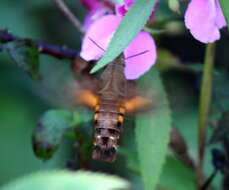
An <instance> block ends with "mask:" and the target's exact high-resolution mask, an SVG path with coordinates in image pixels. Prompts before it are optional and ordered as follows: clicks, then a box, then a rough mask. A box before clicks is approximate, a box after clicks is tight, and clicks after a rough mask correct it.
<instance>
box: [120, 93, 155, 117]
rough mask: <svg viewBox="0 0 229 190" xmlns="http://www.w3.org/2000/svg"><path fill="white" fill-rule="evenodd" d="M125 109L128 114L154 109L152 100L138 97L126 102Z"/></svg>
mask: <svg viewBox="0 0 229 190" xmlns="http://www.w3.org/2000/svg"><path fill="white" fill-rule="evenodd" d="M124 107H125V109H126V112H127V113H136V112H143V111H147V110H149V109H150V108H151V107H152V100H150V99H147V98H144V97H141V96H136V97H133V98H131V99H129V100H125V101H124Z"/></svg>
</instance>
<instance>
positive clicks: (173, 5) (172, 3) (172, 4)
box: [168, 0, 180, 14]
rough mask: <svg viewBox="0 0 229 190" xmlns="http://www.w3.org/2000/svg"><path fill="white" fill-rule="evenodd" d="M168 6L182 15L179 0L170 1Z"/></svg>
mask: <svg viewBox="0 0 229 190" xmlns="http://www.w3.org/2000/svg"><path fill="white" fill-rule="evenodd" d="M168 5H169V8H170V9H171V10H172V11H174V12H176V13H178V14H180V2H179V1H178V0H168Z"/></svg>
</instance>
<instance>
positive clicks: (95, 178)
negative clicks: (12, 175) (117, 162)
mask: <svg viewBox="0 0 229 190" xmlns="http://www.w3.org/2000/svg"><path fill="white" fill-rule="evenodd" d="M128 186H129V184H128V182H127V181H125V180H123V179H121V178H119V177H116V176H108V175H105V174H101V173H91V172H82V171H81V172H75V173H73V172H69V171H43V172H39V173H35V174H32V175H29V176H25V177H22V178H19V179H18V180H15V181H14V182H12V183H9V184H8V185H5V186H3V188H1V189H2V190H31V189H33V190H51V189H52V190H54V189H58V190H66V189H68V190H114V189H126V188H127V187H128Z"/></svg>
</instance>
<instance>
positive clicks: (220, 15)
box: [215, 0, 227, 28]
mask: <svg viewBox="0 0 229 190" xmlns="http://www.w3.org/2000/svg"><path fill="white" fill-rule="evenodd" d="M215 3H216V24H217V26H218V28H223V27H224V26H226V25H227V23H226V20H225V18H224V15H223V11H222V9H221V7H220V5H219V2H218V1H217V0H215Z"/></svg>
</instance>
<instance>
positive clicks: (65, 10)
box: [54, 0, 85, 35]
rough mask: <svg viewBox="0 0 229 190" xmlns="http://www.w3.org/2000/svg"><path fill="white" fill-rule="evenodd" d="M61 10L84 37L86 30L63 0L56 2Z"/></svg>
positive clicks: (56, 0) (55, 0)
mask: <svg viewBox="0 0 229 190" xmlns="http://www.w3.org/2000/svg"><path fill="white" fill-rule="evenodd" d="M54 2H55V3H56V5H57V6H58V7H59V9H60V10H61V11H62V12H63V13H64V15H65V16H66V17H67V18H68V19H69V21H70V22H71V23H72V24H73V26H74V27H75V28H76V29H77V30H78V31H79V32H80V33H81V34H82V35H84V33H85V32H84V29H83V27H82V25H81V23H80V21H79V20H78V18H77V17H75V15H74V14H73V13H72V11H71V10H70V9H69V8H68V7H67V5H66V4H65V3H64V2H63V1H62V0H54Z"/></svg>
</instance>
